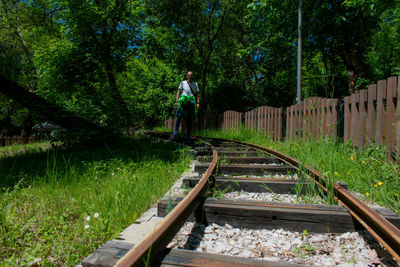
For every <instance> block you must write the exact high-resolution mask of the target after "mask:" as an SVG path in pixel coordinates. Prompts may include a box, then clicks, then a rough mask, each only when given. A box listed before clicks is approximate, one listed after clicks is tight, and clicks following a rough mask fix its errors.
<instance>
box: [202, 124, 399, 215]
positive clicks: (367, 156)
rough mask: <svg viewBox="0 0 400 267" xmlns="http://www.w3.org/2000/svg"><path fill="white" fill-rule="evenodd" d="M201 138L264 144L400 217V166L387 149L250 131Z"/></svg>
mask: <svg viewBox="0 0 400 267" xmlns="http://www.w3.org/2000/svg"><path fill="white" fill-rule="evenodd" d="M196 134H197V135H201V136H210V137H217V138H227V139H235V140H240V141H246V142H249V143H254V144H258V145H263V146H266V147H269V148H272V149H275V150H278V151H280V152H282V153H285V154H287V155H290V156H292V157H294V158H296V159H298V160H299V161H300V162H301V163H302V164H307V165H309V166H312V167H314V168H315V169H317V170H319V171H320V172H322V173H323V174H324V176H325V177H327V179H328V181H329V183H330V184H331V185H333V184H334V183H335V182H336V181H338V180H340V181H343V182H346V183H347V184H348V186H349V189H350V191H353V192H358V193H359V195H358V196H359V197H362V198H363V199H364V200H366V201H374V202H376V203H378V204H380V205H382V206H385V207H388V208H390V209H392V210H393V211H395V212H396V213H397V214H400V167H399V165H397V164H395V163H392V162H388V161H387V160H386V152H385V147H377V146H376V145H375V144H371V145H370V146H369V147H367V148H365V149H363V150H360V151H356V150H354V149H353V146H352V144H351V143H341V142H338V141H336V140H332V139H322V138H321V139H319V140H316V141H309V140H302V139H297V140H288V141H284V142H276V141H273V140H271V139H268V138H266V137H264V136H262V135H260V134H257V133H256V132H254V131H251V130H248V129H244V128H242V129H240V130H234V129H231V130H226V131H216V130H205V131H199V132H197V133H196Z"/></svg>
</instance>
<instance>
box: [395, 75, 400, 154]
mask: <svg viewBox="0 0 400 267" xmlns="http://www.w3.org/2000/svg"><path fill="white" fill-rule="evenodd" d="M396 128H397V130H396V147H397V153H398V154H400V76H398V79H397V113H396Z"/></svg>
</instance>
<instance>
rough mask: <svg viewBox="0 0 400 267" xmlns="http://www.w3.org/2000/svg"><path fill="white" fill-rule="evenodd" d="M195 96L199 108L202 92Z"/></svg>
mask: <svg viewBox="0 0 400 267" xmlns="http://www.w3.org/2000/svg"><path fill="white" fill-rule="evenodd" d="M195 98H196V104H197V109H199V107H200V94H199V93H197V94H195Z"/></svg>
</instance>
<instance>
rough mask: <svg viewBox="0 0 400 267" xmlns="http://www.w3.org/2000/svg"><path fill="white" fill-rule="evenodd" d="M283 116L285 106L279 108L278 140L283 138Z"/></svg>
mask: <svg viewBox="0 0 400 267" xmlns="http://www.w3.org/2000/svg"><path fill="white" fill-rule="evenodd" d="M282 116H283V108H278V140H282V131H283V129H282V128H283V127H282V126H283V125H282Z"/></svg>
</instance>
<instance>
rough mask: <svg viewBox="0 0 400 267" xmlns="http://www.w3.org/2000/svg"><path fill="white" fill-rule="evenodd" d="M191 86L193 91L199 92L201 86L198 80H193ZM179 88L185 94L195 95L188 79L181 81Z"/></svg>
mask: <svg viewBox="0 0 400 267" xmlns="http://www.w3.org/2000/svg"><path fill="white" fill-rule="evenodd" d="M190 86H191V87H192V90H193V93H195V94H197V93H198V92H199V86H198V85H197V82H195V81H193V82H191V83H190ZM179 90H180V91H181V93H182V94H183V95H188V96H194V95H193V94H192V90H190V87H189V84H188V81H183V82H181V83H180V84H179Z"/></svg>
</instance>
